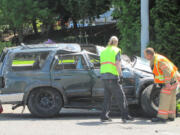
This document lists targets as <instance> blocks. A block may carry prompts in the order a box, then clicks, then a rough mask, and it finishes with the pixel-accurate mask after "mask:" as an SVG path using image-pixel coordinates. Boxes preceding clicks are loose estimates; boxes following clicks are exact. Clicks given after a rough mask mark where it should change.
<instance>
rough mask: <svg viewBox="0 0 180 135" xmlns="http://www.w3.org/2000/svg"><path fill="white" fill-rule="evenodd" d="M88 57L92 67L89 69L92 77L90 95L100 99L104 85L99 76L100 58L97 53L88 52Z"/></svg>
mask: <svg viewBox="0 0 180 135" xmlns="http://www.w3.org/2000/svg"><path fill="white" fill-rule="evenodd" d="M88 59H89V62H90V63H91V64H93V69H91V77H92V83H93V87H92V96H93V98H95V99H102V98H103V97H104V86H103V82H102V80H101V77H100V61H99V60H100V59H99V56H98V55H95V54H91V53H89V54H88Z"/></svg>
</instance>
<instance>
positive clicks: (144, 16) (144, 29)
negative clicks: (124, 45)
mask: <svg viewBox="0 0 180 135" xmlns="http://www.w3.org/2000/svg"><path fill="white" fill-rule="evenodd" d="M148 43H149V0H141V57H144V50H145V49H146V46H147V44H148Z"/></svg>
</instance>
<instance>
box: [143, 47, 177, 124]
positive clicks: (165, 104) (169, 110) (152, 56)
mask: <svg viewBox="0 0 180 135" xmlns="http://www.w3.org/2000/svg"><path fill="white" fill-rule="evenodd" d="M144 56H145V58H146V59H147V60H150V65H151V67H152V68H153V74H154V83H156V84H162V85H163V88H162V89H161V91H160V99H159V108H158V114H157V117H156V118H152V122H166V121H167V120H169V121H174V119H175V117H176V90H177V89H178V88H179V81H180V74H179V72H178V68H177V67H176V66H175V65H174V64H173V63H172V62H171V61H170V60H169V59H168V58H166V57H165V56H162V55H160V54H157V53H155V52H154V49H153V48H146V49H145V51H144Z"/></svg>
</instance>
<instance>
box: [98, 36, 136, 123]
mask: <svg viewBox="0 0 180 135" xmlns="http://www.w3.org/2000/svg"><path fill="white" fill-rule="evenodd" d="M117 46H118V38H117V37H116V36H112V37H111V38H110V40H109V43H108V46H107V47H106V49H105V50H104V51H102V52H101V54H100V64H101V66H100V73H101V79H102V81H103V84H104V102H103V109H102V114H101V116H100V119H101V121H102V122H106V121H112V120H111V119H110V117H109V113H110V109H111V101H112V96H114V97H115V100H116V102H117V104H118V107H119V109H120V110H121V117H122V121H123V122H124V123H125V122H126V120H133V118H132V117H131V116H130V115H128V107H127V101H126V96H125V94H124V91H123V89H122V86H121V85H119V82H118V79H119V76H122V73H121V63H120V60H121V59H120V55H121V50H120V49H119V48H118V47H117Z"/></svg>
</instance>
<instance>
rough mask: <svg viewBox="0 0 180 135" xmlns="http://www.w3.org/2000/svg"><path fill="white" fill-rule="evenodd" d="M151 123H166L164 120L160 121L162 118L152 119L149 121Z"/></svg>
mask: <svg viewBox="0 0 180 135" xmlns="http://www.w3.org/2000/svg"><path fill="white" fill-rule="evenodd" d="M151 121H152V122H163V123H166V121H167V120H166V119H162V118H158V117H157V118H152V119H151Z"/></svg>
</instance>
